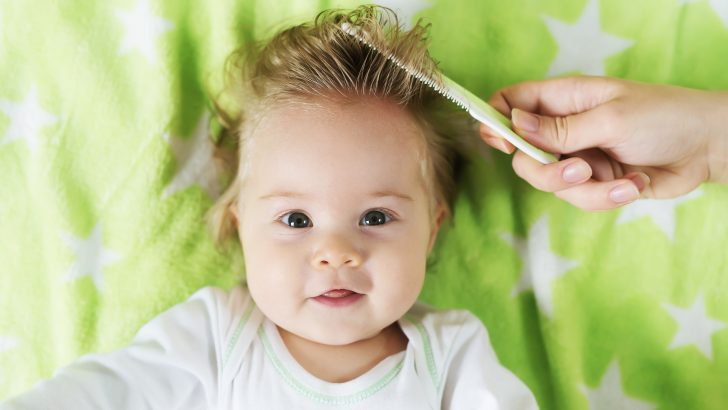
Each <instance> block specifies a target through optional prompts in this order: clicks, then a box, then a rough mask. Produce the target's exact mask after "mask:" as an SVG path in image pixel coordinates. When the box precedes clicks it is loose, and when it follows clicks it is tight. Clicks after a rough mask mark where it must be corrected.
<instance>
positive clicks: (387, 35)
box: [207, 5, 467, 244]
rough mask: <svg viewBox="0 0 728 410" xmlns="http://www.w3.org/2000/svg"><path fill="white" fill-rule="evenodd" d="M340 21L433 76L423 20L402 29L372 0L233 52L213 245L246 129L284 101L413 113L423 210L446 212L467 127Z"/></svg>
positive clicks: (236, 182) (227, 234)
mask: <svg viewBox="0 0 728 410" xmlns="http://www.w3.org/2000/svg"><path fill="white" fill-rule="evenodd" d="M343 23H348V24H349V25H351V26H353V27H355V28H357V29H358V30H359V32H360V33H366V35H367V39H368V41H370V42H371V43H373V44H376V45H377V46H378V47H384V48H385V49H386V50H388V51H390V52H391V53H392V54H393V55H396V56H397V58H398V59H399V60H400V61H401V62H403V63H404V64H407V65H409V66H411V67H416V68H417V69H418V70H420V71H421V72H423V73H425V74H427V75H430V76H433V77H436V76H437V75H438V71H437V63H436V62H435V61H434V60H433V59H432V58H431V57H430V55H429V53H428V50H427V47H428V43H429V38H428V30H429V25H423V24H421V22H418V23H417V24H416V25H415V26H414V27H412V28H411V29H409V30H404V29H403V28H402V27H401V26H400V24H399V21H398V19H397V15H396V14H395V13H394V12H393V11H392V10H390V9H388V8H385V7H380V6H374V5H365V6H360V7H358V8H356V9H354V10H351V11H348V12H346V11H341V10H328V11H324V12H321V13H320V14H319V15H318V16H317V17H316V18H315V19H314V21H313V22H309V23H304V24H300V25H296V26H293V27H290V28H287V29H285V30H282V31H280V32H278V33H277V34H275V35H274V36H273V37H272V38H271V39H270V40H268V41H267V42H264V43H262V44H255V43H252V44H251V43H248V44H245V45H244V46H243V47H241V48H240V49H238V50H236V51H235V52H234V53H233V54H231V56H230V57H229V58H228V61H227V63H226V68H227V73H228V75H229V80H232V85H231V86H230V87H229V88H228V90H227V92H229V93H231V96H232V98H231V101H232V102H233V104H234V105H235V106H236V107H234V108H233V110H232V111H234V112H235V114H231V113H230V112H231V110H230V109H229V108H228V109H223V108H222V104H220V103H218V102H217V101H214V104H215V108H216V111H217V115H218V119H219V121H220V122H221V123H222V125H223V127H224V130H223V132H222V135H221V136H220V138H219V139H218V146H220V147H222V150H223V152H224V151H225V148H227V151H228V152H230V151H233V152H235V154H234V155H232V156H230V155H228V156H227V163H228V166H229V170H230V172H232V173H233V174H234V177H233V180H232V183H231V184H230V186H229V187H228V188H227V190H226V191H225V192H224V193H223V194H222V196H221V197H220V198H219V199H218V200H217V202H216V203H215V204H214V205H213V206H212V208H211V209H210V211H209V213H208V215H207V218H208V222H209V224H210V228H211V229H212V234H213V238H214V239H215V240H216V242H217V243H218V244H220V243H223V242H225V241H226V240H227V239H229V238H231V237H233V236H235V235H234V233H235V223H234V216H233V215H232V214H231V211H230V206H231V205H233V204H235V202H236V200H237V198H238V196H239V193H240V189H241V187H242V184H243V181H244V179H245V176H246V173H247V167H246V164H248V163H249V160H248V157H247V156H248V154H249V153H250V152H251V146H252V144H253V143H254V141H253V138H251V136H252V130H254V129H255V125H256V123H257V121H258V120H259V119H260V118H261V117H262V113H264V112H265V111H266V109H269V108H270V107H273V106H275V105H277V104H285V103H289V102H297V103H306V102H309V101H312V100H315V99H328V100H334V101H341V102H346V101H352V100H356V99H357V98H362V97H377V98H383V99H388V100H390V101H393V102H395V103H397V104H399V105H400V106H401V107H403V108H404V109H405V110H406V111H407V112H410V113H411V114H413V116H414V118H415V120H416V122H417V123H418V125H419V126H420V127H421V129H422V132H423V135H424V140H425V144H424V145H425V157H426V158H425V159H424V161H423V176H424V180H425V183H426V185H427V189H428V191H429V192H430V193H431V195H430V196H431V204H430V205H431V207H430V209H431V210H432V209H434V206H433V205H435V204H443V205H444V206H445V209H446V214H449V213H450V209H451V203H452V200H453V197H454V193H455V176H454V171H455V170H454V165H455V161H456V159H457V158H458V155H457V149H456V147H457V144H456V141H457V140H458V134H462V133H463V132H467V131H465V128H464V118H465V117H464V116H462V115H459V113H458V112H456V111H453V110H452V107H451V106H449V104H448V103H447V102H446V101H445V100H444V98H442V97H441V96H439V95H438V94H437V93H436V92H435V91H433V90H432V89H430V88H429V87H428V86H426V85H425V84H423V83H422V82H420V81H419V80H417V79H415V78H413V77H412V76H410V75H409V74H407V73H406V72H405V71H404V70H402V69H401V68H399V67H397V66H396V65H395V64H393V63H392V62H391V61H389V60H388V59H387V58H386V57H385V56H384V55H382V54H380V53H378V52H376V51H375V50H372V49H371V48H370V47H368V46H366V45H364V44H362V43H361V42H360V41H358V40H357V39H355V38H353V37H352V36H350V35H349V34H347V33H346V32H345V31H343V30H342V29H341V26H342V24H343ZM224 156H225V155H223V157H224Z"/></svg>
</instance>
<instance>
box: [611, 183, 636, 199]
mask: <svg viewBox="0 0 728 410" xmlns="http://www.w3.org/2000/svg"><path fill="white" fill-rule="evenodd" d="M639 197H640V191H638V190H637V187H636V186H634V184H630V183H627V184H622V185H617V187H616V188H612V190H611V191H609V199H611V200H612V201H614V202H616V203H618V204H623V203H625V202H632V201H634V200H635V199H637V198H639Z"/></svg>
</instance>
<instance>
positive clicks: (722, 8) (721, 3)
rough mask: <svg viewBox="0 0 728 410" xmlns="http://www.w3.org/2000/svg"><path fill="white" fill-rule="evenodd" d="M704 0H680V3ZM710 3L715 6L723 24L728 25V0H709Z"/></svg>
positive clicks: (714, 8)
mask: <svg viewBox="0 0 728 410" xmlns="http://www.w3.org/2000/svg"><path fill="white" fill-rule="evenodd" d="M699 1H702V0H678V3H677V4H678V5H683V4H691V3H697V2H699ZM708 4H710V7H712V8H713V11H715V14H716V15H717V16H718V18H719V19H720V21H722V22H723V25H724V26H726V27H728V1H725V0H708Z"/></svg>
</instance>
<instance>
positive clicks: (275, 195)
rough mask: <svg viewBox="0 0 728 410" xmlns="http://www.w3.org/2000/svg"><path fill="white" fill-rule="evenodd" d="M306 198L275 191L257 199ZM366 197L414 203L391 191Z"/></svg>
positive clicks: (403, 195) (379, 192) (373, 193)
mask: <svg viewBox="0 0 728 410" xmlns="http://www.w3.org/2000/svg"><path fill="white" fill-rule="evenodd" d="M306 196H307V195H306V194H304V193H302V192H293V191H275V192H271V193H269V194H266V195H262V196H260V197H258V199H260V200H266V199H273V198H305V197H306ZM368 196H370V197H372V198H385V197H392V198H397V199H402V200H405V201H414V200H413V199H412V197H411V196H409V195H407V194H403V193H401V192H397V191H391V190H385V191H376V192H372V193H371V194H369V195H368Z"/></svg>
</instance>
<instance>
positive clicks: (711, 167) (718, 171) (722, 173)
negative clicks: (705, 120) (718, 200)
mask: <svg viewBox="0 0 728 410" xmlns="http://www.w3.org/2000/svg"><path fill="white" fill-rule="evenodd" d="M715 97H716V99H715V101H714V104H715V106H714V107H715V112H716V115H715V116H713V117H712V118H710V119H709V121H710V122H711V129H712V132H711V133H710V140H709V141H708V153H707V158H708V172H709V173H710V176H709V178H708V181H709V182H717V183H720V184H728V92H726V91H721V92H716V93H715Z"/></svg>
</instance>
